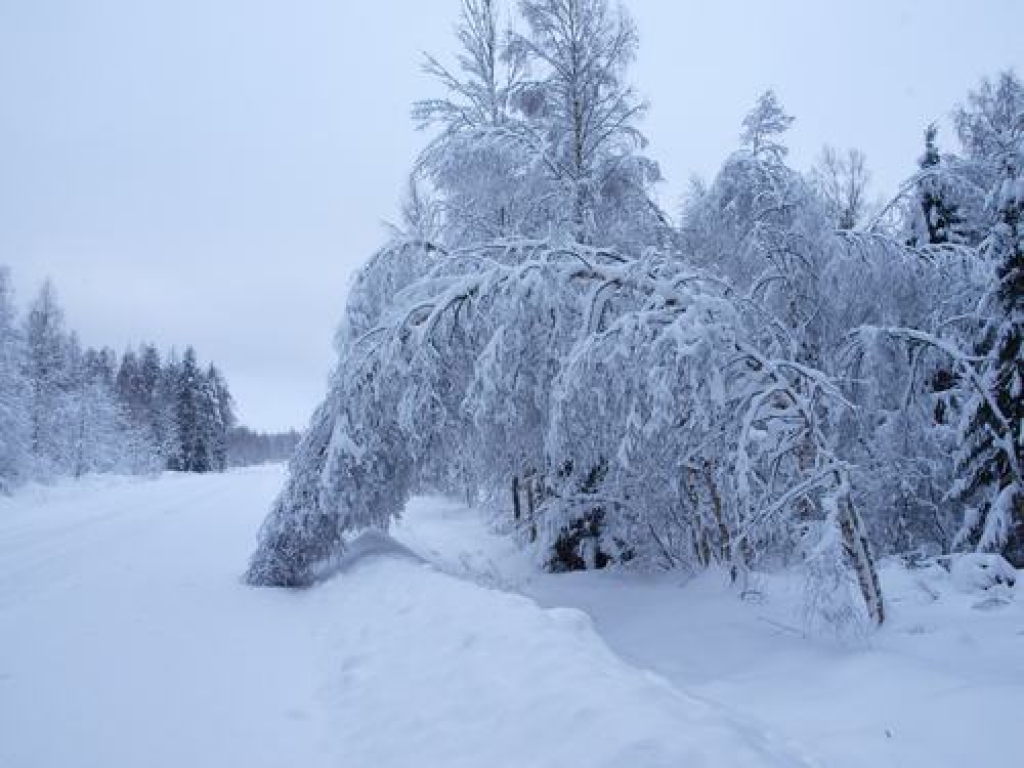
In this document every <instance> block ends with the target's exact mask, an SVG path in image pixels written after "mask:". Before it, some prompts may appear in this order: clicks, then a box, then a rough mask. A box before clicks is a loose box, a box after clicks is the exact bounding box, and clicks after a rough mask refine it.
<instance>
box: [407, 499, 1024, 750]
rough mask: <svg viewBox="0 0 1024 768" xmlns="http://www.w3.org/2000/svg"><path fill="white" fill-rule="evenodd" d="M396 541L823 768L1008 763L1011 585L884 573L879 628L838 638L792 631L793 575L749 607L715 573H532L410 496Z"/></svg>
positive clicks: (1013, 696) (1020, 617)
mask: <svg viewBox="0 0 1024 768" xmlns="http://www.w3.org/2000/svg"><path fill="white" fill-rule="evenodd" d="M395 535H396V537H397V538H398V539H400V540H402V541H403V542H404V543H406V544H407V545H408V546H409V547H410V548H412V549H413V550H416V551H418V552H420V553H422V554H423V555H424V556H425V557H426V558H427V559H429V560H432V561H435V562H437V563H439V564H441V565H440V566H439V567H442V568H444V569H445V570H447V571H448V572H450V573H454V574H462V575H463V576H464V577H466V578H475V579H476V580H478V581H481V582H483V583H489V584H495V585H499V586H501V587H502V588H504V589H508V590H514V591H517V592H520V593H522V594H524V595H528V596H530V597H531V598H533V599H534V600H536V601H537V602H539V603H540V604H541V605H545V606H571V607H573V608H576V609H579V610H583V611H585V612H586V613H587V614H588V615H589V616H590V617H591V618H592V619H593V621H594V624H595V627H596V629H597V631H598V633H599V634H600V635H601V636H602V637H603V639H604V640H605V641H606V642H607V643H608V644H609V646H610V647H611V649H612V650H613V651H614V652H615V653H616V654H617V655H618V656H619V657H620V658H622V659H624V660H625V661H626V662H627V663H629V664H632V665H634V666H637V667H639V668H643V669H649V670H652V671H654V672H655V673H657V674H659V675H661V676H662V677H664V678H665V679H666V680H668V681H669V682H670V683H672V684H673V685H675V686H676V687H677V688H679V689H681V690H685V691H687V693H688V694H690V695H694V696H698V697H700V698H702V699H704V700H707V701H711V702H715V703H716V704H717V705H719V706H722V707H724V708H726V709H728V710H730V711H731V712H732V713H733V716H734V717H743V718H746V719H747V720H748V722H753V723H758V724H760V725H761V727H766V728H768V729H770V730H771V731H772V732H774V733H776V734H782V735H785V736H786V737H787V738H789V739H790V740H792V741H795V742H798V743H800V744H802V745H803V748H804V751H805V753H809V754H810V755H813V756H814V760H815V762H818V763H820V764H821V765H825V766H830V767H834V768H846V767H847V766H849V768H854V767H863V766H872V767H873V768H883V767H888V766H892V767H893V768H895V767H896V766H900V767H905V766H919V765H920V766H929V768H941V767H944V766H949V767H950V768H953V767H954V766H956V767H958V768H962V767H963V766H973V765H1010V764H1011V763H1012V760H1013V759H1015V758H1012V756H1013V755H1014V754H1018V755H1019V748H1018V746H1017V744H1018V742H1019V739H1018V736H1017V734H1018V730H1017V729H1018V728H1019V727H1020V715H1021V711H1022V707H1024V589H1022V580H1021V579H1018V582H1017V586H1016V588H1015V589H1013V590H1010V589H997V590H995V591H994V594H993V593H987V594H978V593H973V594H971V593H965V592H961V591H960V590H958V589H957V588H956V587H955V586H954V584H953V583H952V581H951V579H950V577H949V575H948V574H947V573H946V572H945V571H944V570H942V569H941V568H938V567H934V568H932V569H930V570H927V571H924V570H917V571H908V570H906V569H904V568H902V567H898V566H896V565H894V564H891V563H890V564H886V565H885V566H884V567H883V569H882V582H883V588H884V590H885V593H886V596H887V608H888V611H889V620H888V623H887V624H886V626H885V627H884V628H883V629H882V630H881V631H879V632H877V633H875V634H873V635H872V636H871V637H869V638H863V639H861V640H859V641H857V640H856V639H849V638H848V639H846V640H844V641H842V642H839V641H838V640H836V639H835V638H832V639H827V638H821V637H807V636H805V635H804V633H803V632H802V631H801V626H802V622H801V619H800V611H801V605H802V603H801V600H800V589H801V585H800V584H799V583H798V582H797V581H796V580H789V581H783V580H764V581H763V583H762V584H761V587H762V594H763V597H762V600H761V601H760V602H759V603H757V604H750V603H745V602H741V601H740V600H739V599H737V597H736V594H735V592H734V591H733V590H732V589H731V588H729V587H728V586H727V585H726V583H725V582H726V580H725V579H724V578H723V577H722V576H720V575H714V574H708V575H705V576H701V577H699V578H697V579H694V580H691V581H686V580H685V579H684V578H682V577H680V576H679V575H671V574H670V575H664V576H659V577H642V576H636V575H623V574H613V573H577V574H563V575H551V574H544V573H538V572H537V571H536V569H534V568H532V567H531V566H530V565H529V564H528V563H527V562H526V560H525V558H524V557H523V555H522V554H521V552H520V551H519V550H518V549H517V548H516V547H515V546H514V545H513V544H512V543H511V542H510V541H509V539H508V538H507V537H499V536H496V535H494V534H492V533H490V532H489V531H488V529H487V527H486V526H485V525H484V524H483V522H482V517H481V516H480V515H479V514H475V513H473V512H471V511H469V510H467V509H466V508H465V507H463V506H461V505H458V504H456V503H452V502H444V501H441V500H429V499H421V500H416V501H415V502H414V503H413V504H412V505H411V508H410V509H409V510H408V512H407V513H406V519H405V520H404V521H403V522H402V523H400V525H399V527H398V528H397V530H396V532H395ZM1021 575H1024V572H1022V574H1021Z"/></svg>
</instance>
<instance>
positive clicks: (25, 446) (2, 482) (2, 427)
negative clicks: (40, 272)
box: [0, 266, 30, 493]
mask: <svg viewBox="0 0 1024 768" xmlns="http://www.w3.org/2000/svg"><path fill="white" fill-rule="evenodd" d="M24 366H25V345H24V340H23V339H22V336H21V333H20V331H19V330H18V327H17V319H16V311H15V306H14V291H13V289H12V287H11V279H10V272H9V271H8V269H7V268H6V267H3V266H0V493H2V492H5V491H7V490H9V489H10V487H11V486H12V485H13V484H14V483H15V482H17V480H18V479H19V478H20V477H21V476H22V475H23V474H24V473H26V472H27V471H28V458H29V435H30V425H29V419H28V405H29V387H28V383H27V381H26V380H25V376H24Z"/></svg>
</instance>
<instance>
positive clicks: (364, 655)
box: [0, 468, 805, 768]
mask: <svg viewBox="0 0 1024 768" xmlns="http://www.w3.org/2000/svg"><path fill="white" fill-rule="evenodd" d="M282 479H283V478H282V474H281V471H280V469H276V468H275V469H255V470H244V471H236V472H231V473H228V474H226V475H220V476H181V475H168V476H165V477H163V478H161V479H159V480H155V481H126V480H117V481H108V480H104V479H102V478H95V479H90V480H88V481H86V482H84V483H77V484H76V483H66V484H63V485H60V486H58V487H55V488H52V489H47V488H40V487H36V488H33V489H29V490H27V491H24V492H21V493H19V494H18V495H17V496H16V497H14V498H12V499H5V500H2V501H0V766H3V767H4V768H23V767H28V766H62V767H63V766H76V767H85V766H96V767H97V768H100V767H102V768H121V767H122V766H124V767H125V768H127V767H128V766H149V767H156V766H174V767H175V768H180V766H233V765H237V766H247V768H253V767H255V766H281V767H282V768H284V767H291V766H295V767H299V766H301V767H302V768H314V767H315V766H346V767H352V768H357V767H361V766H366V767H367V768H370V767H371V766H373V767H381V768H387V767H389V766H446V768H454V767H457V766H488V767H490V766H510V767H511V766H517V767H528V766H566V765H581V766H612V765H616V766H620V765H631V766H652V767H657V766H666V767H668V766H681V765H686V766H712V765H714V766H795V765H803V764H805V763H803V762H802V761H801V760H800V759H799V758H798V757H797V756H796V752H794V751H793V750H792V748H790V747H787V746H785V745H782V744H780V743H778V742H777V741H776V740H775V739H773V738H772V737H771V736H769V735H768V734H767V733H766V732H765V731H764V730H763V729H761V728H760V727H758V726H754V725H751V724H749V723H745V722H740V721H739V720H738V719H736V718H734V717H732V716H731V715H729V714H728V713H727V712H725V711H724V710H723V709H721V708H720V707H717V706H714V705H711V704H709V703H706V702H703V701H701V700H699V699H697V698H694V697H691V696H688V695H686V694H684V693H682V692H680V691H679V690H678V689H676V688H675V687H673V686H672V685H670V684H669V683H667V682H666V681H664V680H663V679H661V678H659V677H657V676H655V675H653V674H651V673H649V672H645V671H642V670H640V669H638V668H636V667H633V666H631V665H629V664H627V663H625V662H624V661H622V660H621V659H619V658H618V657H617V656H616V655H615V654H614V653H613V652H611V651H610V650H609V649H608V647H607V646H606V645H605V643H604V642H603V641H602V640H601V639H600V638H599V637H598V635H597V634H596V633H595V632H594V630H593V627H592V626H591V623H590V620H589V619H588V618H587V616H586V615H584V614H583V613H581V612H580V611H578V610H574V609H569V608H556V609H551V610H546V609H543V608H541V607H539V606H538V605H537V604H536V603H535V602H534V601H532V600H531V599H528V598H526V597H523V596H520V595H513V594H508V593H506V592H503V591H500V590H497V589H493V588H489V587H487V586H481V585H478V584H475V583H473V582H472V581H469V580H465V579H460V578H457V577H454V576H451V575H448V574H446V573H444V572H442V571H441V570H440V569H438V568H437V567H435V566H433V565H431V564H429V563H427V562H425V561H423V560H422V559H420V558H419V557H418V556H416V555H415V554H413V553H411V552H409V551H407V550H404V549H403V548H402V547H400V546H399V545H397V544H395V543H393V542H389V540H388V539H386V538H384V537H382V536H381V535H380V534H376V535H371V536H369V537H368V538H367V539H365V540H363V541H362V542H360V543H359V545H358V546H356V547H355V548H354V551H353V554H352V555H350V556H349V557H348V558H347V559H346V561H345V563H344V565H343V567H342V568H341V570H340V571H339V572H338V573H337V574H336V575H335V576H334V577H333V578H332V579H330V580H329V581H327V582H326V583H324V584H321V585H319V586H317V587H315V588H312V589H309V590H306V591H299V592H295V591H283V590H271V589H253V588H249V587H246V586H244V585H243V584H242V583H241V582H240V580H239V574H240V573H241V572H242V570H243V569H244V566H245V561H246V557H247V555H248V554H249V552H250V551H251V549H252V547H253V545H254V543H255V532H256V529H257V526H258V524H259V522H260V521H261V519H262V517H263V515H264V514H265V512H266V510H267V509H268V507H269V504H270V502H271V499H272V497H273V495H274V493H275V492H276V491H277V489H278V488H279V487H280V485H281V482H282ZM421 506H422V505H421ZM428 506H429V505H428ZM442 506H443V505H442ZM416 509H419V507H416ZM410 519H414V518H410Z"/></svg>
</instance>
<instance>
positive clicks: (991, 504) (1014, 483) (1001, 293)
mask: <svg viewBox="0 0 1024 768" xmlns="http://www.w3.org/2000/svg"><path fill="white" fill-rule="evenodd" d="M1022 117H1024V113H1022ZM1020 149H1021V147H1020V145H1019V144H1018V147H1017V154H1016V156H1013V155H1009V156H1007V157H1006V160H1005V163H1006V166H1005V171H1004V173H1005V176H1004V178H1003V181H1002V183H1000V184H997V186H996V188H995V191H994V194H993V196H992V203H993V207H994V208H995V210H996V216H995V219H996V223H995V226H994V227H993V228H992V232H991V233H990V235H989V237H988V239H987V240H986V242H985V245H984V248H983V252H984V253H985V254H986V255H988V256H989V258H991V259H992V260H993V261H994V263H995V264H996V276H997V281H998V282H997V285H996V286H995V289H994V290H993V292H992V294H991V295H990V296H989V297H987V303H988V305H989V307H988V308H989V312H990V315H989V319H988V322H987V323H986V326H985V330H984V334H983V337H982V342H981V345H980V346H981V348H980V350H979V351H980V352H981V353H982V354H983V355H984V364H983V366H982V369H981V371H980V374H979V376H978V378H977V380H976V381H975V387H976V389H977V391H975V392H973V393H972V397H971V400H970V402H969V404H968V406H967V408H966V410H965V413H964V419H963V422H962V427H961V439H962V444H963V447H962V449H961V451H960V455H959V457H958V458H959V470H960V479H959V480H958V482H957V485H956V487H955V493H956V494H957V495H958V496H960V497H962V498H964V499H966V500H968V501H970V502H972V503H973V505H974V506H973V507H971V508H970V509H969V510H968V513H967V516H966V519H965V522H964V526H963V528H962V530H961V532H960V536H959V539H960V540H961V541H962V542H965V543H970V544H972V545H974V546H975V547H976V548H977V549H978V550H979V551H998V552H1002V553H1003V554H1004V555H1005V556H1006V557H1007V559H1008V560H1010V562H1011V563H1013V564H1014V565H1016V566H1017V567H1024V480H1022V475H1021V469H1022V466H1024V344H1022V342H1024V220H1022V218H1024V217H1022V214H1024V174H1022V172H1021V171H1022V169H1021V165H1020V162H1021V152H1020Z"/></svg>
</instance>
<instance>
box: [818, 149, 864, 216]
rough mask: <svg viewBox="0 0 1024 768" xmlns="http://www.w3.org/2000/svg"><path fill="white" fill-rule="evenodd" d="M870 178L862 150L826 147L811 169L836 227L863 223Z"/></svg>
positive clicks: (819, 192)
mask: <svg viewBox="0 0 1024 768" xmlns="http://www.w3.org/2000/svg"><path fill="white" fill-rule="evenodd" d="M870 180H871V174H870V172H869V171H868V168H867V159H866V158H865V156H864V153H863V152H861V151H860V150H859V149H849V150H847V151H846V152H840V151H839V150H837V149H835V148H834V147H829V146H826V147H825V148H824V149H823V150H822V152H821V157H820V158H819V159H818V162H817V164H816V165H815V167H814V169H813V170H812V171H811V183H812V184H813V185H814V188H815V190H816V191H817V193H818V194H819V195H820V196H821V197H822V199H823V200H824V202H825V207H826V210H827V211H828V215H829V218H830V219H831V220H832V221H833V222H834V225H835V227H836V229H854V228H856V227H858V226H860V225H861V224H863V223H864V221H865V219H866V218H867V212H868V206H869V201H868V184H869V182H870Z"/></svg>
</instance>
